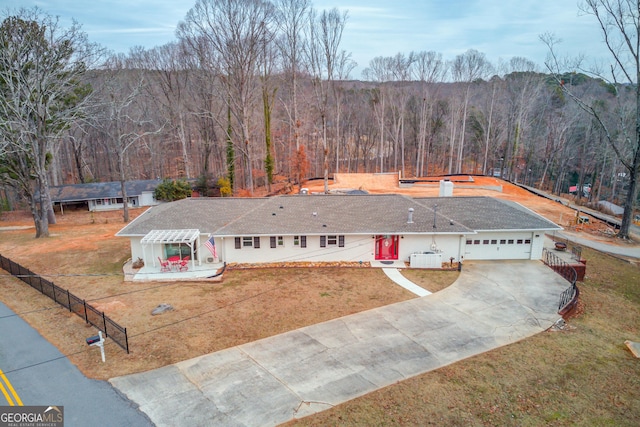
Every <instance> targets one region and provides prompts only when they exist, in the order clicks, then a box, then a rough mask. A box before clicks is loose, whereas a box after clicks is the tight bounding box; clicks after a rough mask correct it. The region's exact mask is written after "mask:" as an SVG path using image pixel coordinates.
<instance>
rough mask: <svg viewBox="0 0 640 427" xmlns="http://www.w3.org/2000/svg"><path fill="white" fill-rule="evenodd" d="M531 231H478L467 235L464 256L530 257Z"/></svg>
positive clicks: (482, 258) (470, 257)
mask: <svg viewBox="0 0 640 427" xmlns="http://www.w3.org/2000/svg"><path fill="white" fill-rule="evenodd" d="M531 242H532V236H531V233H478V234H476V235H473V236H467V238H466V244H465V251H464V258H465V259H469V260H473V259H477V260H499V259H531Z"/></svg>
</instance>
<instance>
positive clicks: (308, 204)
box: [216, 194, 472, 236]
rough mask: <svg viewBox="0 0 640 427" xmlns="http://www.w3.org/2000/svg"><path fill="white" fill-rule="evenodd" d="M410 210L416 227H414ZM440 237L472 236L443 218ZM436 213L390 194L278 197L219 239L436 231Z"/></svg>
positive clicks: (225, 230)
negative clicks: (225, 237)
mask: <svg viewBox="0 0 640 427" xmlns="http://www.w3.org/2000/svg"><path fill="white" fill-rule="evenodd" d="M409 208H413V210H414V212H413V222H412V223H408V215H409ZM436 217H437V232H439V233H456V234H460V233H470V232H472V230H470V229H469V228H467V227H465V226H464V225H462V224H460V223H453V224H451V223H450V221H449V220H448V218H445V217H444V216H442V215H437V216H436ZM433 221H434V213H433V211H432V210H431V209H429V208H428V207H426V206H424V205H421V204H419V203H416V201H415V200H413V199H411V198H410V197H406V196H401V195H396V194H385V195H314V196H277V197H273V198H271V199H267V200H266V201H265V203H264V204H262V205H260V206H258V207H256V208H255V209H253V210H252V211H251V212H248V213H247V214H246V215H244V216H242V217H239V218H237V219H236V220H235V221H233V222H231V223H229V224H228V225H226V226H225V227H223V228H221V229H219V230H218V231H217V233H216V234H219V235H228V236H238V235H258V234H269V235H273V234H278V235H281V234H302V233H304V234H347V233H348V234H369V233H373V232H376V233H383V234H389V233H403V234H411V233H425V232H432V231H433V230H434V229H433Z"/></svg>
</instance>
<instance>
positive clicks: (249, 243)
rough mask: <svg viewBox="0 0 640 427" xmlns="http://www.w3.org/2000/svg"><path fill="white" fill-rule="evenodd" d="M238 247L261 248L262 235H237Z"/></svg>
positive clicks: (236, 242)
mask: <svg viewBox="0 0 640 427" xmlns="http://www.w3.org/2000/svg"><path fill="white" fill-rule="evenodd" d="M235 244H236V249H242V248H250V247H254V248H255V249H260V237H251V236H245V237H236V238H235Z"/></svg>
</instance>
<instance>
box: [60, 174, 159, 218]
mask: <svg viewBox="0 0 640 427" xmlns="http://www.w3.org/2000/svg"><path fill="white" fill-rule="evenodd" d="M161 182H162V180H159V179H152V180H144V181H127V182H126V184H125V185H126V189H127V199H128V201H129V207H132V208H137V207H143V206H154V205H157V204H158V201H157V200H156V199H155V198H154V197H153V192H154V190H155V189H156V187H157V186H158V185H159V184H160V183H161ZM49 193H50V194H51V201H52V202H53V203H54V205H55V204H57V205H59V206H60V210H63V209H64V206H65V205H66V206H86V207H87V208H88V209H89V210H90V211H108V210H116V209H122V208H123V207H124V204H123V201H122V191H121V187H120V182H119V181H114V182H92V183H88V184H70V185H60V186H56V187H51V188H50V189H49Z"/></svg>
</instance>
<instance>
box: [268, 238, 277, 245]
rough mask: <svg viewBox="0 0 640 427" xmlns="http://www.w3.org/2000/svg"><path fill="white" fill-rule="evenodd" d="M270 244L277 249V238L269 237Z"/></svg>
mask: <svg viewBox="0 0 640 427" xmlns="http://www.w3.org/2000/svg"><path fill="white" fill-rule="evenodd" d="M269 243H270V244H271V247H272V248H275V247H276V236H271V237H269Z"/></svg>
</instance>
